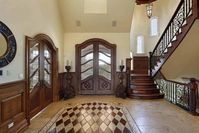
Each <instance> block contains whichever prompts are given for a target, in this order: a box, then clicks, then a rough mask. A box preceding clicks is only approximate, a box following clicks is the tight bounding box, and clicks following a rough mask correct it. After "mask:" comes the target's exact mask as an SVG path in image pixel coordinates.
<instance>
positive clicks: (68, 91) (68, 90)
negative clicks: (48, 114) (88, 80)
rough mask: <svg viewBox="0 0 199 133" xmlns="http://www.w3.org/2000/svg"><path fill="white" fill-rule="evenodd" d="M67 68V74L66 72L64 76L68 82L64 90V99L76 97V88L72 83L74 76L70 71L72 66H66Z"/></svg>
mask: <svg viewBox="0 0 199 133" xmlns="http://www.w3.org/2000/svg"><path fill="white" fill-rule="evenodd" d="M65 69H66V74H65V76H64V78H65V80H66V82H65V83H64V88H63V92H64V99H69V98H73V97H75V89H74V87H73V86H72V85H71V83H72V79H73V77H72V75H71V73H70V70H71V66H65Z"/></svg>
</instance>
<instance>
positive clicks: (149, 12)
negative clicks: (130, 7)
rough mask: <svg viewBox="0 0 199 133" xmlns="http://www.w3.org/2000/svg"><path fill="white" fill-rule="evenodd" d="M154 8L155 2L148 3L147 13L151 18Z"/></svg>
mask: <svg viewBox="0 0 199 133" xmlns="http://www.w3.org/2000/svg"><path fill="white" fill-rule="evenodd" d="M152 9H153V3H148V4H147V5H146V13H147V16H148V18H149V19H150V18H151V17H152Z"/></svg>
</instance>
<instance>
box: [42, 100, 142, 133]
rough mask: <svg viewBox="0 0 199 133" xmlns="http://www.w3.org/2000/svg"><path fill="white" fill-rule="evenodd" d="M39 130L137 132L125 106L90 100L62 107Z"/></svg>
mask: <svg viewBox="0 0 199 133" xmlns="http://www.w3.org/2000/svg"><path fill="white" fill-rule="evenodd" d="M40 132H49V133H96V132H97V133H98V132H105V133H138V132H139V130H138V128H137V126H136V124H135V123H134V120H133V119H132V117H131V116H130V114H129V113H128V110H127V109H126V108H125V107H122V106H116V105H113V104H108V103H100V102H92V103H84V104H79V105H76V106H73V107H68V108H64V109H62V110H61V111H59V112H58V113H57V114H56V115H55V116H54V117H53V118H52V119H51V120H50V121H49V122H48V123H47V125H46V126H45V127H44V128H42V129H41V130H40Z"/></svg>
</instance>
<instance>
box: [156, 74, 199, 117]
mask: <svg viewBox="0 0 199 133" xmlns="http://www.w3.org/2000/svg"><path fill="white" fill-rule="evenodd" d="M157 75H158V76H157ZM157 75H156V76H157V77H155V82H156V84H157V86H158V88H159V89H160V92H161V93H162V94H164V98H165V99H166V100H167V101H169V102H171V103H173V104H175V105H178V106H179V107H182V108H183V109H185V110H187V111H189V112H190V113H191V114H193V115H197V112H196V108H197V99H198V85H197V83H196V82H197V81H196V79H194V78H191V79H190V82H189V83H180V82H176V81H171V80H167V79H164V78H162V77H161V76H160V75H161V74H160V73H158V74H157Z"/></svg>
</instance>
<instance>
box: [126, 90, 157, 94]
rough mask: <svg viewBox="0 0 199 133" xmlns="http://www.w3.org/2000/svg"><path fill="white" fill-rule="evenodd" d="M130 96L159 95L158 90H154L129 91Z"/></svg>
mask: <svg viewBox="0 0 199 133" xmlns="http://www.w3.org/2000/svg"><path fill="white" fill-rule="evenodd" d="M130 92H131V93H132V94H159V93H160V91H159V90H158V89H154V90H131V91H130Z"/></svg>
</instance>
